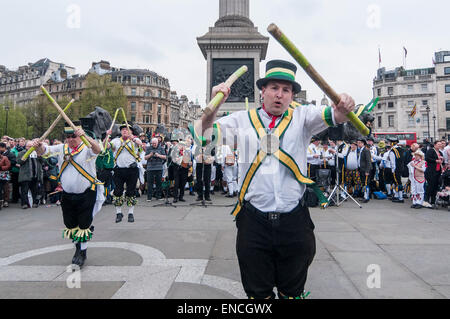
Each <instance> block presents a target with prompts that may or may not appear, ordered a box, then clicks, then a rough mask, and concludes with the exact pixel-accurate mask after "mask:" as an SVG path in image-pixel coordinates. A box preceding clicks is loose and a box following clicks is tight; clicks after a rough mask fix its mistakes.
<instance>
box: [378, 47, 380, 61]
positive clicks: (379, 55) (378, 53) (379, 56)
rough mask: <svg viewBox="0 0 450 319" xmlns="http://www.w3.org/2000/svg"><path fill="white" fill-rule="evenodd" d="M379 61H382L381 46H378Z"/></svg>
mask: <svg viewBox="0 0 450 319" xmlns="http://www.w3.org/2000/svg"><path fill="white" fill-rule="evenodd" d="M378 63H381V51H380V48H378Z"/></svg>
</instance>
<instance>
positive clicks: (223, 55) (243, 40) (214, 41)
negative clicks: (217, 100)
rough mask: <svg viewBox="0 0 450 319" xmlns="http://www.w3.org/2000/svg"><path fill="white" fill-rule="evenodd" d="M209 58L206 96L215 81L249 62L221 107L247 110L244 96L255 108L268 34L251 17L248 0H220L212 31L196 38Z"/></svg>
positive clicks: (221, 80)
mask: <svg viewBox="0 0 450 319" xmlns="http://www.w3.org/2000/svg"><path fill="white" fill-rule="evenodd" d="M197 43H198V45H199V47H200V49H201V51H202V53H203V56H204V57H205V59H206V61H207V73H206V79H207V81H206V99H207V102H209V100H210V99H211V96H210V95H211V89H212V87H213V86H214V85H216V84H218V83H221V82H224V81H225V80H226V79H227V78H228V77H229V76H230V75H231V74H232V73H233V72H234V71H235V70H237V69H238V68H239V67H240V66H242V65H247V67H248V72H247V73H245V74H244V75H243V76H242V77H241V78H240V79H239V80H238V81H236V82H235V83H234V84H233V86H232V89H231V94H230V96H229V98H228V100H227V101H226V103H225V104H224V105H222V107H221V108H220V111H219V113H218V116H221V115H223V114H224V113H226V112H234V111H239V110H245V98H246V97H248V101H249V106H250V108H253V107H255V106H257V105H258V104H259V103H258V102H259V98H260V97H259V90H258V89H257V88H256V85H255V82H256V80H257V79H259V63H260V62H261V61H262V60H264V59H265V58H266V53H267V46H268V44H269V38H268V37H264V36H262V35H261V34H260V33H259V32H258V28H256V27H255V26H254V25H253V22H252V21H251V20H250V18H249V0H219V20H217V21H216V23H215V24H214V27H210V28H209V32H208V33H206V34H205V35H203V36H201V37H198V38H197Z"/></svg>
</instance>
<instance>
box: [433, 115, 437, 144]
mask: <svg viewBox="0 0 450 319" xmlns="http://www.w3.org/2000/svg"><path fill="white" fill-rule="evenodd" d="M433 137H434V140H436V115H433Z"/></svg>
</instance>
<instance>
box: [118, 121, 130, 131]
mask: <svg viewBox="0 0 450 319" xmlns="http://www.w3.org/2000/svg"><path fill="white" fill-rule="evenodd" d="M125 127H127V123H125V122H124V123H122V124H120V127H119V129H120V130H122V129H123V128H125ZM128 128H129V129H130V130H131V129H132V126H131V125H130V123H128Z"/></svg>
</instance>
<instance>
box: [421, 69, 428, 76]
mask: <svg viewBox="0 0 450 319" xmlns="http://www.w3.org/2000/svg"><path fill="white" fill-rule="evenodd" d="M427 74H428V70H426V69H425V70H420V75H427Z"/></svg>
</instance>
